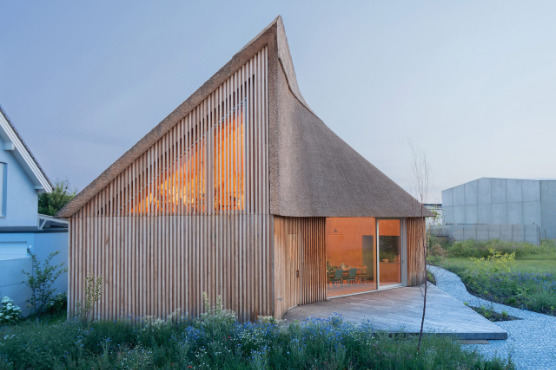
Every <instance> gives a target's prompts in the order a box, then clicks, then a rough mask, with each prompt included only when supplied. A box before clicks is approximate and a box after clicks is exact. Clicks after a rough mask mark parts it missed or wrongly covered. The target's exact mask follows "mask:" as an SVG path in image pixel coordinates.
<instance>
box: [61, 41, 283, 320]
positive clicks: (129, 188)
mask: <svg viewBox="0 0 556 370" xmlns="http://www.w3.org/2000/svg"><path fill="white" fill-rule="evenodd" d="M266 58H267V52H266V48H265V49H263V50H262V51H261V52H260V53H258V54H257V55H256V56H255V57H254V58H253V59H252V60H250V61H249V62H248V63H247V64H246V65H244V66H243V67H242V68H240V69H239V70H238V71H237V72H236V73H234V74H233V75H232V76H231V77H230V78H229V79H228V80H227V81H226V83H225V84H224V85H222V86H220V87H218V88H217V89H216V90H215V91H214V93H213V94H211V95H209V97H208V98H207V99H206V100H205V101H203V102H202V104H200V105H199V106H198V107H196V108H195V109H193V110H192V112H191V113H190V114H188V115H187V116H186V117H184V118H183V119H182V120H180V122H178V123H177V124H176V126H175V127H174V128H173V129H171V130H170V131H169V132H168V133H167V134H166V135H165V136H164V137H163V138H161V139H160V140H159V141H158V142H157V143H155V144H154V145H153V146H152V147H151V148H149V149H148V150H147V151H146V152H145V153H143V154H142V155H140V156H139V158H138V159H137V160H136V161H135V162H134V163H132V164H131V165H130V166H129V167H128V168H126V169H124V170H123V171H122V173H121V174H120V175H119V176H117V177H116V178H115V179H114V180H113V181H112V182H111V183H110V184H109V185H108V186H107V187H105V188H104V189H103V190H102V191H100V192H99V193H98V194H97V195H96V196H95V197H93V198H92V199H91V201H90V202H89V203H88V204H87V205H85V206H84V207H83V208H82V209H81V210H80V211H79V212H77V213H76V214H75V215H74V216H73V217H72V218H71V219H70V251H69V265H70V267H71V271H70V280H69V283H68V284H69V292H70V305H69V310H70V311H73V312H74V311H75V309H76V304H77V303H79V302H82V301H83V298H84V288H85V279H86V276H87V275H88V274H94V275H97V276H102V277H103V278H104V286H103V287H104V293H103V297H102V299H101V302H100V303H99V304H98V305H97V307H95V311H94V316H95V317H98V318H105V319H112V318H118V317H132V318H134V319H138V318H140V317H142V316H145V315H154V316H159V317H164V316H165V315H168V314H170V313H171V312H172V311H175V310H176V309H178V308H179V309H181V310H182V311H185V312H189V313H191V314H198V313H200V312H202V311H203V309H204V307H203V301H202V297H201V295H202V292H203V291H206V292H207V293H208V296H209V298H210V301H211V302H212V303H214V301H215V299H216V297H217V296H221V297H222V299H223V304H224V305H225V306H226V307H229V308H235V309H237V310H238V311H239V312H238V313H239V315H240V318H241V319H243V320H247V319H254V318H256V316H257V315H271V314H273V310H274V303H273V294H272V286H270V285H271V284H272V283H273V281H274V280H273V278H272V276H271V275H270V274H271V269H272V262H271V261H270V259H271V258H272V256H271V255H270V248H271V244H272V236H270V235H269V230H270V226H269V225H270V220H271V217H272V216H270V215H269V214H268V209H269V205H268V204H267V203H268V199H269V193H268V192H269V184H267V181H268V178H267V173H268V158H267V154H266V150H267V144H268V139H267V125H268V118H267V113H266V110H267V109H266V107H267V104H268V103H267V94H268V93H267V91H266V89H267V86H266V80H267V76H266V71H267V61H266ZM226 122H229V124H227V123H226ZM221 126H225V128H224V129H219V127H221ZM221 149H222V152H223V153H222V155H221V154H220V150H221ZM240 175H241V176H243V177H241V178H240V177H238V176H240ZM216 183H219V184H221V186H222V189H221V191H220V192H216V191H215V186H214V184H216ZM175 188H177V189H178V190H177V191H176V189H175ZM176 199H177V200H178V202H177V203H176Z"/></svg>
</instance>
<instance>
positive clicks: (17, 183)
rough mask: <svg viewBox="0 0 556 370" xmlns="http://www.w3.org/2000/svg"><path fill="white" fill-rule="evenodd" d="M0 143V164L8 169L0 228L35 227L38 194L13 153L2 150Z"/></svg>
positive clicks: (2, 143) (2, 144) (2, 145)
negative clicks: (3, 212) (4, 164)
mask: <svg viewBox="0 0 556 370" xmlns="http://www.w3.org/2000/svg"><path fill="white" fill-rule="evenodd" d="M0 142H1V146H0V162H3V163H6V164H7V168H8V169H7V196H6V201H7V204H6V214H5V216H4V217H0V227H5V226H32V227H36V226H37V223H38V219H37V202H38V194H37V191H36V190H35V186H34V185H33V183H32V182H31V181H30V179H29V177H28V175H27V174H26V173H25V172H24V171H23V169H22V168H21V165H20V163H19V162H18V161H17V160H16V158H15V157H14V155H13V151H9V150H4V142H3V141H2V140H0Z"/></svg>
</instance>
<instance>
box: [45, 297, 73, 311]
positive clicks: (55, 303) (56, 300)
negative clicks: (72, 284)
mask: <svg viewBox="0 0 556 370" xmlns="http://www.w3.org/2000/svg"><path fill="white" fill-rule="evenodd" d="M67 307H68V295H67V293H66V292H64V293H58V294H56V295H55V296H54V297H53V298H52V299H51V300H50V301H49V302H48V304H47V307H46V313H47V314H50V315H57V314H60V313H62V312H66V309H67Z"/></svg>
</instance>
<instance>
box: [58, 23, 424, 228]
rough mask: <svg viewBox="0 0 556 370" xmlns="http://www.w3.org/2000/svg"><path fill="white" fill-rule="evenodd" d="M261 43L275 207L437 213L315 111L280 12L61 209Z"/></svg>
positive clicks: (108, 177)
mask: <svg viewBox="0 0 556 370" xmlns="http://www.w3.org/2000/svg"><path fill="white" fill-rule="evenodd" d="M264 46H267V47H268V48H269V54H268V55H269V57H268V58H269V60H268V71H269V72H268V73H269V75H268V78H269V92H268V94H269V106H268V114H269V159H270V163H269V166H270V212H271V213H272V214H276V215H281V216H292V217H296V216H298V217H313V216H329V217H334V216H337V217H341V216H346V217H347V216H351V217H361V216H369V217H371V216H373V217H419V216H423V215H424V216H430V215H432V214H430V212H429V211H428V210H427V209H425V208H423V207H421V205H420V204H419V203H418V202H417V201H416V200H415V199H414V198H413V197H411V196H410V195H409V194H408V193H407V192H406V191H404V190H403V189H402V188H401V187H399V186H398V185H397V184H396V183H394V182H393V181H392V180H390V179H389V178H388V177H387V176H386V175H384V174H383V173H382V172H380V171H379V170H378V169H377V168H376V167H374V166H373V165H372V164H371V163H369V162H368V161H367V160H366V159H365V158H363V157H362V156H361V155H360V154H358V153H357V152H356V151H355V150H353V149H352V148H351V147H350V146H349V145H348V144H346V143H345V142H344V141H343V140H342V139H340V138H339V137H338V136H337V135H336V134H334V133H333V132H332V131H331V130H330V129H329V128H328V127H327V126H326V125H325V124H324V123H323V122H322V121H321V120H320V119H319V118H318V117H317V116H316V115H315V114H314V113H313V112H312V111H311V109H310V108H309V106H308V105H307V103H306V102H305V100H304V99H303V96H302V95H301V92H300V91H299V87H298V85H297V80H296V78H295V71H294V68H293V62H292V59H291V55H290V52H289V48H288V43H287V38H286V35H285V32H284V26H283V23H282V19H281V18H280V17H278V18H276V19H275V20H274V21H273V22H272V23H271V24H270V25H269V26H268V27H266V28H265V29H264V30H263V31H262V32H261V33H259V35H257V36H256V37H255V38H254V39H253V40H251V42H249V43H248V44H247V45H246V46H245V47H244V48H243V49H241V50H240V51H239V52H238V53H237V54H236V55H235V56H234V57H233V58H232V59H231V60H230V61H229V62H228V63H227V64H226V65H225V66H224V67H222V68H221V69H220V70H219V71H218V72H217V73H216V74H215V75H214V76H212V77H211V78H210V79H209V80H208V81H207V82H206V83H205V84H204V85H203V86H201V87H200V88H199V89H198V90H197V91H196V92H195V93H193V95H191V96H190V97H189V98H188V99H187V100H186V101H185V102H183V103H182V104H181V105H180V106H179V107H177V108H176V109H175V110H174V111H173V112H172V113H171V114H170V115H168V117H166V118H165V119H164V120H163V121H162V122H161V123H159V124H158V125H157V126H156V127H155V128H154V129H153V130H152V131H151V132H149V133H148V134H147V135H146V136H145V137H144V138H143V139H141V140H140V141H139V142H138V143H137V144H135V145H134V146H133V147H132V148H131V149H130V150H129V151H127V152H126V153H125V154H124V155H123V156H122V157H121V158H120V159H118V160H117V161H116V162H115V163H114V164H112V165H111V166H110V167H109V168H108V169H107V170H106V171H104V172H103V173H102V174H101V175H100V176H99V177H98V178H97V179H96V180H94V181H93V182H92V183H91V184H90V185H88V186H87V187H86V188H85V189H83V191H81V192H80V193H79V194H78V195H77V196H76V197H75V198H74V199H73V200H72V202H70V203H69V204H68V205H66V206H65V207H64V208H63V209H62V210H61V211H60V212H59V213H58V215H57V216H58V217H70V216H71V215H72V214H74V213H75V212H77V211H78V210H79V209H80V208H81V207H83V206H84V205H85V204H86V203H87V202H88V201H89V200H90V199H91V198H92V197H93V196H94V195H95V194H97V193H98V192H99V191H100V190H102V189H103V188H104V187H105V186H106V185H108V184H109V183H110V181H112V180H113V179H114V178H115V177H116V176H117V175H118V174H119V173H120V172H121V171H123V170H124V169H125V168H126V167H127V166H129V165H130V164H131V163H133V161H135V159H137V158H138V157H139V156H140V155H141V154H142V153H143V152H144V151H145V150H147V149H148V148H149V147H150V146H151V145H153V144H154V143H155V142H156V141H157V140H158V139H160V138H161V137H162V136H163V135H164V134H165V133H166V132H168V130H170V129H171V128H172V127H173V126H174V125H176V124H177V123H178V122H179V121H180V120H181V119H182V118H183V117H184V116H185V115H187V114H188V113H189V112H190V111H191V110H192V109H193V108H195V107H196V106H197V104H198V103H199V102H201V101H202V100H203V99H204V98H206V97H207V96H208V95H209V94H210V93H211V92H212V91H214V89H216V88H217V87H218V86H219V85H220V84H221V83H222V82H223V81H224V80H225V79H226V78H228V77H229V76H230V75H231V74H232V73H233V72H235V71H236V70H237V69H238V68H240V67H241V66H242V65H243V64H244V63H246V61H248V60H249V59H250V58H251V57H253V55H255V54H256V53H257V52H258V51H259V50H260V49H262V48H263V47H264Z"/></svg>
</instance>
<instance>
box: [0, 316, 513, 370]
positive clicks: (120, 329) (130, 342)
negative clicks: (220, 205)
mask: <svg viewBox="0 0 556 370" xmlns="http://www.w3.org/2000/svg"><path fill="white" fill-rule="evenodd" d="M0 338H3V339H2V340H1V341H0V368H7V369H12V368H13V369H47V368H48V369H50V368H99V369H150V368H169V369H171V368H180V369H187V368H206V369H216V368H218V369H266V368H273V369H293V368H297V369H300V368H318V369H357V368H385V369H394V368H396V369H397V368H419V369H428V368H445V369H453V368H454V369H455V368H458V369H472V368H473V369H474V368H480V369H503V368H512V367H513V365H512V364H511V363H510V362H509V360H507V361H503V360H500V359H494V360H486V359H484V358H483V357H482V356H480V355H479V354H477V353H475V352H472V351H467V350H463V349H462V348H461V346H460V345H459V344H458V343H457V341H455V340H453V339H450V338H448V337H439V336H427V337H425V338H424V342H423V345H422V351H421V352H420V353H416V346H417V340H416V338H415V337H406V336H402V335H388V334H385V333H377V332H375V331H373V329H372V327H371V326H370V325H369V324H363V325H354V324H350V323H346V322H344V321H343V320H342V319H341V317H339V316H332V317H330V318H329V319H327V320H317V321H306V322H302V323H292V324H290V325H284V324H280V323H277V322H276V321H274V320H265V321H259V322H257V323H239V322H237V320H235V316H234V315H233V313H230V312H229V311H224V310H220V311H213V312H210V313H209V314H206V315H204V316H203V317H201V318H199V319H188V318H182V319H180V320H168V321H161V320H148V321H147V322H145V323H143V324H141V325H134V324H132V323H129V322H125V321H115V322H107V321H102V322H94V323H92V324H90V326H88V325H86V324H83V323H81V322H77V321H69V322H60V323H57V324H47V323H43V322H40V321H28V322H25V323H22V324H20V325H16V326H11V327H4V328H1V329H0Z"/></svg>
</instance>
